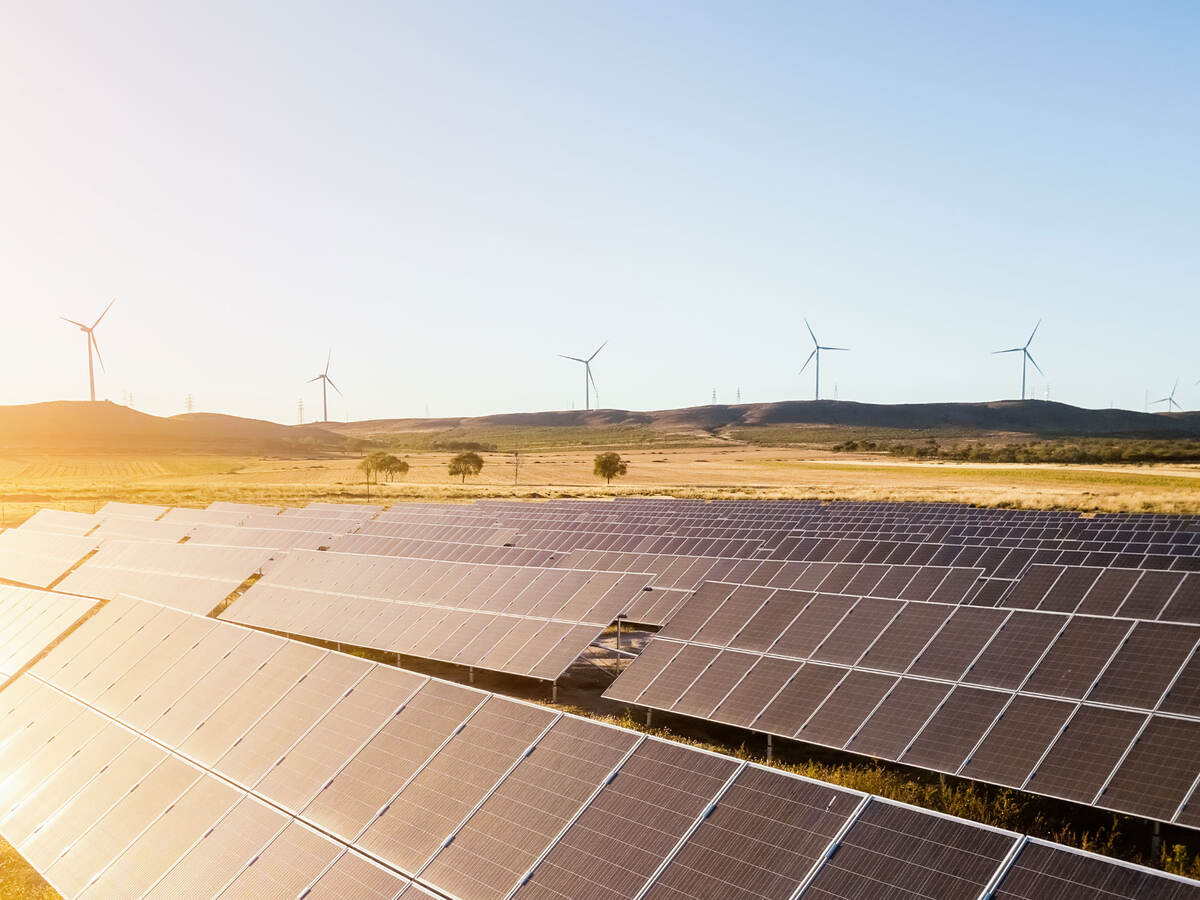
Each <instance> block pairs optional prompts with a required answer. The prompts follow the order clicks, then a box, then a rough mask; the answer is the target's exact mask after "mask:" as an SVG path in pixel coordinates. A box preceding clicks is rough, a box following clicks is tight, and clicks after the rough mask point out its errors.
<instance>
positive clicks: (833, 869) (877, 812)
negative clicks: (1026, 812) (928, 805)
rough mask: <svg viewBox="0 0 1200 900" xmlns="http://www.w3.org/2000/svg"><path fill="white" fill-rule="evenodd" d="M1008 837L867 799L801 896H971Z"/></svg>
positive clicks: (835, 899)
mask: <svg viewBox="0 0 1200 900" xmlns="http://www.w3.org/2000/svg"><path fill="white" fill-rule="evenodd" d="M1015 841H1016V836H1015V835H1010V834H1006V833H1004V832H998V831H992V830H990V829H985V828H981V827H979V826H976V825H971V824H969V823H967V822H963V821H961V820H955V819H949V818H942V817H940V816H928V815H921V814H920V813H916V812H914V811H913V810H910V809H905V808H904V807H900V806H893V805H891V804H888V803H882V802H879V801H872V802H871V803H869V804H868V805H867V808H866V809H865V810H864V811H863V813H862V815H861V816H860V817H859V818H858V819H857V820H856V821H855V823H854V824H853V825H852V826H851V827H850V830H849V831H848V832H846V835H845V837H844V838H843V839H842V842H841V844H840V845H839V847H838V849H837V852H836V853H835V854H834V855H833V856H832V857H831V858H830V859H829V860H828V861H827V862H826V863H825V864H824V865H823V866H822V867H821V869H820V870H819V871H818V872H817V876H816V878H815V879H813V882H812V884H811V885H810V886H809V887H808V889H807V890H805V892H804V896H805V898H816V900H822V898H829V900H859V898H861V900H876V898H880V897H888V898H902V897H913V898H918V897H919V898H924V900H959V898H962V897H978V896H980V894H981V893H982V892H983V888H984V886H985V885H987V883H988V881H989V880H990V879H991V877H992V874H993V873H994V872H995V871H996V869H997V868H998V867H999V865H1000V861H1001V860H1002V859H1004V857H1005V856H1006V855H1007V854H1008V852H1009V850H1010V849H1011V848H1012V846H1013V845H1014V843H1015Z"/></svg>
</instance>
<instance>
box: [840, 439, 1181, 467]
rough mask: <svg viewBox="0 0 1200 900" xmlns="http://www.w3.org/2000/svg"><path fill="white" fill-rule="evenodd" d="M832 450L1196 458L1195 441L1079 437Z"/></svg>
mask: <svg viewBox="0 0 1200 900" xmlns="http://www.w3.org/2000/svg"><path fill="white" fill-rule="evenodd" d="M833 450H834V451H835V452H838V453H855V452H858V453H862V452H866V453H872V452H875V453H887V454H889V455H891V456H898V457H904V458H907V459H946V460H954V461H959V462H999V463H1150V462H1176V463H1186V462H1200V441H1190V440H1171V441H1162V440H1157V441H1155V440H1135V439H1126V440H1109V439H1094V440H1088V439H1082V440H1073V441H1067V440H1056V441H1029V442H1026V443H1008V444H984V443H966V444H952V445H947V446H943V445H942V444H940V443H938V441H937V440H935V439H934V438H930V439H929V440H927V441H925V442H924V443H915V444H914V443H900V442H888V441H865V440H864V441H856V440H849V441H843V442H842V443H840V444H835V445H834V446H833Z"/></svg>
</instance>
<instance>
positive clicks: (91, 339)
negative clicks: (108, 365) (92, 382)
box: [87, 329, 108, 372]
mask: <svg viewBox="0 0 1200 900" xmlns="http://www.w3.org/2000/svg"><path fill="white" fill-rule="evenodd" d="M87 335H88V340H89V341H91V342H92V347H93V349H95V351H96V359H97V360H98V361H99V362H100V371H101V372H107V371H108V370H107V369H105V368H104V357H102V356H101V355H100V345H99V344H97V343H96V335H94V334H92V332H91V330H90V329H89V330H88V333H87Z"/></svg>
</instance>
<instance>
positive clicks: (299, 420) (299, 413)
mask: <svg viewBox="0 0 1200 900" xmlns="http://www.w3.org/2000/svg"><path fill="white" fill-rule="evenodd" d="M296 424H297V425H303V424H304V398H303V397H301V398H300V399H299V400H297V401H296Z"/></svg>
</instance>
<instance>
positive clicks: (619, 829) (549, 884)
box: [515, 739, 738, 900]
mask: <svg viewBox="0 0 1200 900" xmlns="http://www.w3.org/2000/svg"><path fill="white" fill-rule="evenodd" d="M737 768H738V766H737V764H736V763H735V762H734V761H733V760H730V759H727V758H723V757H718V756H708V755H702V756H701V755H697V754H695V753H694V752H692V753H689V752H687V751H686V750H685V748H683V747H681V746H679V745H672V744H667V743H664V742H661V741H658V740H653V739H651V740H647V741H645V742H643V743H642V744H641V746H639V747H638V749H637V750H636V751H634V753H633V755H632V756H631V757H630V758H629V759H628V760H627V761H626V762H625V764H624V765H623V766H621V768H620V770H619V771H618V772H617V774H616V777H615V778H614V779H613V780H612V782H611V783H609V784H608V785H607V786H606V787H604V788H603V789H602V790H601V791H600V793H599V794H597V795H596V798H595V799H594V800H593V801H592V802H591V804H590V805H589V806H588V807H587V809H585V810H584V811H583V813H582V814H581V815H580V816H579V818H578V819H576V820H575V822H574V823H573V824H572V825H571V827H570V828H568V829H567V831H566V833H565V834H563V836H562V838H561V839H560V840H559V842H558V843H557V844H555V845H554V848H553V849H552V850H551V851H550V852H549V853H548V854H547V855H546V858H545V859H543V860H542V861H541V863H540V864H539V865H538V866H537V868H535V869H534V870H533V874H532V875H531V877H530V879H529V881H527V882H526V883H525V884H524V885H523V886H522V887H521V888H519V889H518V890H517V892H516V894H515V896H516V897H518V898H520V900H530V898H541V897H545V898H563V897H587V898H589V900H613V898H629V900H631V898H633V897H635V896H637V894H638V892H639V891H641V890H642V888H643V887H644V886H645V885H646V882H647V881H649V879H650V877H651V875H653V874H654V872H655V870H656V869H658V867H659V866H660V865H661V864H662V862H663V861H664V860H665V859H666V858H667V856H668V854H669V853H670V852H671V851H672V850H673V849H674V847H675V845H676V844H677V843H678V842H679V839H680V838H682V837H683V836H684V834H686V833H687V831H688V829H690V828H691V827H692V825H693V823H695V821H696V819H697V817H698V816H699V815H700V814H701V813H702V812H703V811H704V809H705V808H706V807H707V806H708V805H709V803H711V802H712V800H713V799H714V798H715V797H716V796H717V794H718V792H719V791H720V790H721V788H722V787H723V786H724V784H725V783H726V782H727V781H728V780H729V778H730V777H731V776H732V775H733V774H734V772H736V771H737Z"/></svg>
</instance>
